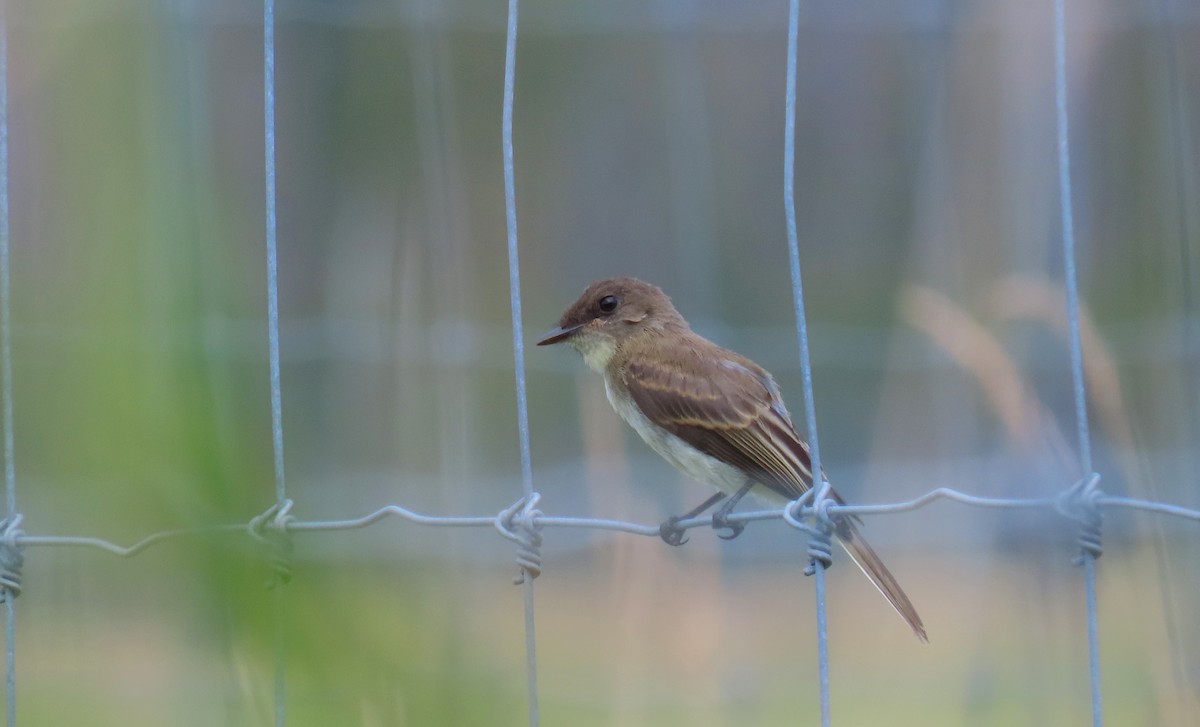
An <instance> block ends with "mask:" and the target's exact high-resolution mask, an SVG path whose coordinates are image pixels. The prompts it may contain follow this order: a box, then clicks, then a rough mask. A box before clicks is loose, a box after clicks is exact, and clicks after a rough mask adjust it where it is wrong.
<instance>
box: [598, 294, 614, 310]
mask: <svg viewBox="0 0 1200 727" xmlns="http://www.w3.org/2000/svg"><path fill="white" fill-rule="evenodd" d="M616 309H617V296H615V295H606V296H604V297H603V298H601V299H600V310H601V312H603V313H612V312H613V311H615V310H616Z"/></svg>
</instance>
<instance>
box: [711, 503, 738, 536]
mask: <svg viewBox="0 0 1200 727" xmlns="http://www.w3.org/2000/svg"><path fill="white" fill-rule="evenodd" d="M712 526H713V530H728V531H729V534H728V535H722V534H721V533H717V537H718V538H720V539H721V540H733V539H734V538H736V537H737V536H739V535H741V534H742V531H743V530H745V529H746V524H745V523H735V522H730V521H729V513H727V512H725V510H724V509H721V510H718V511H716V512H714V513H713V516H712Z"/></svg>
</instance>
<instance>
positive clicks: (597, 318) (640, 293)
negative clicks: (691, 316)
mask: <svg viewBox="0 0 1200 727" xmlns="http://www.w3.org/2000/svg"><path fill="white" fill-rule="evenodd" d="M681 327H682V328H685V329H686V328H687V323H686V322H685V321H684V320H683V317H682V316H680V315H679V312H678V311H676V310H675V306H674V305H672V304H671V299H670V298H668V297H667V294H666V293H664V292H662V290H661V289H660V288H659V287H658V286H656V285H651V284H650V283H646V282H643V281H641V280H638V279H637V278H607V279H605V280H598V281H596V282H594V283H592V284H591V285H589V286H588V287H587V290H585V291H583V295H581V296H579V299H578V300H576V301H575V302H574V303H572V304H571V307H570V308H567V310H566V312H565V313H563V315H562V318H560V319H559V321H558V327H557V328H553V329H551V330H549V331H546V332H545V333H544V334H542V337H541V338H540V339H538V342H537V345H539V346H549V345H551V344H554V343H568V344H570V345H571V346H572V347H573V348H575V350H577V351H579V353H581V354H583V359H584V361H586V362H587V365H588V366H589V367H590V368H592V369H594V370H596V371H603V370H604V368H605V367H606V366H607V365H608V362H609V361H611V360H612V357H613V354H615V353H616V352H617V350H618V349H619V348H620V347H621V346H622V345H623V344H624V343H625V342H626V341H628V340H629V339H630V338H632V337H635V336H641V335H654V334H656V333H661V332H663V331H666V330H668V329H672V328H675V329H678V328H681Z"/></svg>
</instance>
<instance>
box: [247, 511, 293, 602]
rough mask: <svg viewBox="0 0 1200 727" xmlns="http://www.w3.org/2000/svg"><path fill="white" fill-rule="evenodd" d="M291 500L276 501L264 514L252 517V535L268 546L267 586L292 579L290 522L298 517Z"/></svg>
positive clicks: (286, 582)
mask: <svg viewBox="0 0 1200 727" xmlns="http://www.w3.org/2000/svg"><path fill="white" fill-rule="evenodd" d="M293 504H294V503H293V502H292V501H291V500H284V501H283V502H282V503H278V502H277V503H275V504H274V505H271V506H270V507H268V508H267V509H266V510H265V511H264V512H263V513H262V514H260V515H255V516H254V517H252V518H250V525H249V528H248V529H249V531H250V537H252V538H254V539H255V540H257V541H259V542H260V543H263V544H264V545H266V546H267V566H268V567H269V568H270V570H271V575H270V577H269V578H267V588H276V587H278V586H283V585H287V584H288V583H290V582H291V581H292V573H293V570H294V569H293V567H292V552H293V550H294V546H293V544H292V536H291V534H290V533H289V532H288V523H290V522H292V521H293V520H295V519H296V518H295V517H293V516H292V506H293Z"/></svg>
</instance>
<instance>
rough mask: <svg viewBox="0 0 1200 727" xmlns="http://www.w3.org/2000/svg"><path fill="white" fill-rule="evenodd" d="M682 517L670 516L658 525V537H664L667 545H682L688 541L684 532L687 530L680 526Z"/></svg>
mask: <svg viewBox="0 0 1200 727" xmlns="http://www.w3.org/2000/svg"><path fill="white" fill-rule="evenodd" d="M682 519H683V518H681V517H678V516H675V517H669V518H667V519H666V520H664V521H663V523H662V525H659V526H658V537H660V538H662V539H663V542H664V543H666V544H667V545H674V546H680V545H683V544H684V543H686V542H687V541H688V539H687V536H686V535H685V534H684V533H685V532H687V531H685V530H684V529H683V528H681V527H679V521H680V520H682Z"/></svg>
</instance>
